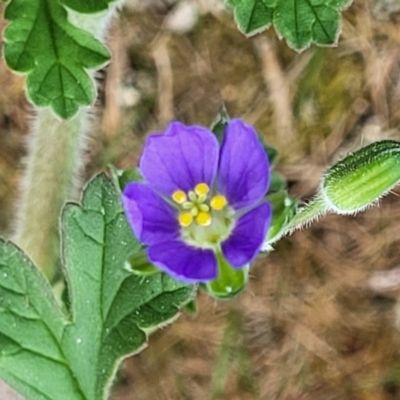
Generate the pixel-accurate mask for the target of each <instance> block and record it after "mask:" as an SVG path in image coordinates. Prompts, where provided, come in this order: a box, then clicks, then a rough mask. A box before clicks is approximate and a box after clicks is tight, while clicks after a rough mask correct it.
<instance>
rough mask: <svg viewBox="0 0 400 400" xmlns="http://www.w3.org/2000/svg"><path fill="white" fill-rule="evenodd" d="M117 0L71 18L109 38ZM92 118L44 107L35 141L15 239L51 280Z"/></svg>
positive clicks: (72, 14)
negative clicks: (63, 216) (64, 209)
mask: <svg viewBox="0 0 400 400" xmlns="http://www.w3.org/2000/svg"><path fill="white" fill-rule="evenodd" d="M117 3H118V2H115V3H113V4H112V5H110V7H109V9H108V10H106V11H104V12H102V13H96V14H93V15H88V14H84V15H83V14H80V13H77V12H74V11H72V10H69V12H68V17H69V20H70V22H71V23H73V24H74V25H76V26H78V27H80V28H82V29H84V30H86V31H88V32H91V33H92V34H93V35H94V36H95V37H96V38H98V39H99V40H102V41H103V38H104V36H105V33H106V31H107V27H108V26H107V25H108V24H109V21H110V18H111V16H112V15H113V13H114V12H115V10H116V6H117ZM93 75H94V73H93V72H92V76H93ZM87 119H88V111H87V108H82V109H81V110H80V111H79V112H78V114H77V115H75V116H74V117H73V118H72V119H70V120H67V121H60V120H59V119H58V117H56V116H55V115H54V114H53V113H52V112H51V110H50V109H47V108H45V109H42V108H39V109H37V122H36V124H35V126H34V130H33V132H32V136H31V139H30V149H29V155H28V159H27V166H26V167H27V168H26V173H25V177H24V179H23V185H22V194H21V200H20V204H19V207H18V210H17V216H16V220H17V224H16V231H15V234H14V237H13V240H14V241H15V243H17V244H18V245H19V246H20V247H21V248H22V249H23V250H24V251H25V252H26V253H27V254H28V255H29V257H30V258H31V259H32V261H33V262H34V263H35V264H36V265H37V266H38V267H39V268H40V269H41V270H42V271H43V273H44V274H45V275H46V276H47V278H48V279H49V280H50V281H51V280H52V279H53V278H54V276H55V273H56V271H57V269H56V267H57V260H58V257H59V239H58V229H59V216H60V212H61V209H62V207H63V205H64V203H65V201H67V200H69V199H74V197H75V196H74V194H73V188H74V184H75V188H76V189H79V186H80V185H79V184H78V182H79V174H80V172H81V168H82V166H83V164H84V159H83V150H84V148H85V145H86V142H87V138H86V136H87V135H86V124H87Z"/></svg>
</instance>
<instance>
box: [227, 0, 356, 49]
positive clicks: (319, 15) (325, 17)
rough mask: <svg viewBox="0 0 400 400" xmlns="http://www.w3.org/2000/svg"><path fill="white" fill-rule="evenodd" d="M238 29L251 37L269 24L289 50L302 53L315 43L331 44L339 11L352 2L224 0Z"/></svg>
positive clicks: (338, 25) (325, 0) (345, 0)
mask: <svg viewBox="0 0 400 400" xmlns="http://www.w3.org/2000/svg"><path fill="white" fill-rule="evenodd" d="M227 2H228V3H229V4H230V5H231V6H232V7H234V9H235V19H236V22H237V24H238V26H239V29H240V30H241V31H242V32H243V33H245V34H246V35H254V34H255V33H257V32H260V31H262V30H264V29H266V28H268V27H269V26H270V25H271V24H272V23H273V24H274V26H275V29H276V31H277V32H278V34H279V35H281V36H282V37H284V38H285V39H286V41H287V43H288V45H289V46H290V47H292V48H293V49H295V50H303V49H305V48H307V47H309V46H310V45H311V43H315V44H317V45H334V44H335V43H336V42H337V39H338V36H339V32H340V11H341V10H342V9H343V8H344V7H346V6H347V5H348V4H349V3H351V0H350V1H349V0H227Z"/></svg>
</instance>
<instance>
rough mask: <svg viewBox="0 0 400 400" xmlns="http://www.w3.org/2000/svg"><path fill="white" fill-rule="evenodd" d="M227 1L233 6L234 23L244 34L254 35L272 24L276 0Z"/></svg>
mask: <svg viewBox="0 0 400 400" xmlns="http://www.w3.org/2000/svg"><path fill="white" fill-rule="evenodd" d="M227 1H228V4H229V5H231V6H232V7H234V8H235V20H236V23H237V25H238V27H239V29H240V30H241V31H242V32H243V33H244V34H246V35H254V34H256V33H257V32H260V31H263V30H264V29H267V28H268V27H269V26H270V25H271V24H272V18H273V14H274V9H275V6H276V2H277V0H227ZM284 1H286V0H284Z"/></svg>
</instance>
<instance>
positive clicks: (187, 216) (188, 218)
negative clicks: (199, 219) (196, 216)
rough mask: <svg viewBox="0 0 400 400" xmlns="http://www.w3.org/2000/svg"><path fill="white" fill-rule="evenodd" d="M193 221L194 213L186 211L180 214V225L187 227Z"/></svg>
mask: <svg viewBox="0 0 400 400" xmlns="http://www.w3.org/2000/svg"><path fill="white" fill-rule="evenodd" d="M192 222H193V215H192V214H191V213H190V212H187V211H184V212H182V213H180V214H179V224H180V226H183V227H186V226H189V225H190V224H191V223H192Z"/></svg>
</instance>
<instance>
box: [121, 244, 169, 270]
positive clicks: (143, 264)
mask: <svg viewBox="0 0 400 400" xmlns="http://www.w3.org/2000/svg"><path fill="white" fill-rule="evenodd" d="M126 268H127V269H128V270H129V271H130V272H132V273H133V274H135V275H139V276H149V275H153V274H156V273H161V270H160V269H158V268H157V267H155V266H154V265H153V264H151V263H150V262H149V260H148V259H147V256H146V253H145V251H144V249H143V250H141V251H139V252H138V253H136V254H133V255H132V256H130V257H129V258H128V260H127V261H126Z"/></svg>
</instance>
